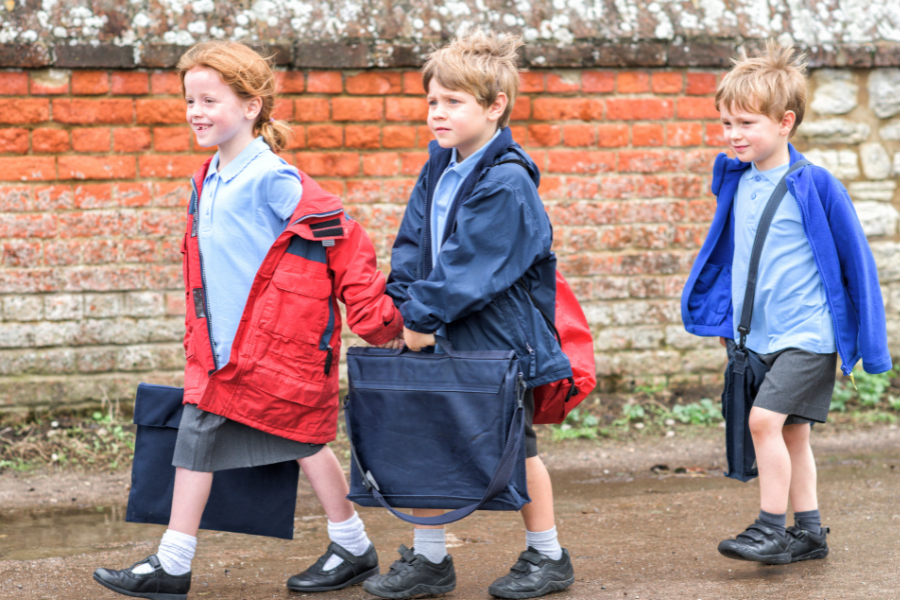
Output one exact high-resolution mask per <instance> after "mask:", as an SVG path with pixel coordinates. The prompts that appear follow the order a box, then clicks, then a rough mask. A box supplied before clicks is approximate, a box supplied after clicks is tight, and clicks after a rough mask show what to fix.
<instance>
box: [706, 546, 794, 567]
mask: <svg viewBox="0 0 900 600" xmlns="http://www.w3.org/2000/svg"><path fill="white" fill-rule="evenodd" d="M719 554H721V555H722V556H724V557H725V558H733V559H734V560H747V561H750V562H759V563H763V564H767V565H786V564H789V563H791V562H794V561H793V560H792V559H791V553H790V552H782V553H781V554H772V555H769V556H762V555H760V554H753V553H747V554H741V553H739V552H735V551H733V550H727V549H725V550H723V549H722V548H719Z"/></svg>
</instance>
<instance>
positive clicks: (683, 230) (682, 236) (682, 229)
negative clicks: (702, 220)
mask: <svg viewBox="0 0 900 600" xmlns="http://www.w3.org/2000/svg"><path fill="white" fill-rule="evenodd" d="M708 231H709V226H707V225H677V226H676V227H675V237H674V239H673V240H672V243H673V244H674V245H676V246H679V247H681V248H699V247H700V246H701V245H703V240H705V239H706V234H707V232H708Z"/></svg>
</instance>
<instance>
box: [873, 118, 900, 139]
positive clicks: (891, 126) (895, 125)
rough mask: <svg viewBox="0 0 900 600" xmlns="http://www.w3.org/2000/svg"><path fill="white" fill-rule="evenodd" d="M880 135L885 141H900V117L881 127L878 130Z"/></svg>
mask: <svg viewBox="0 0 900 600" xmlns="http://www.w3.org/2000/svg"><path fill="white" fill-rule="evenodd" d="M878 135H879V136H881V139H883V140H885V141H890V142H897V141H900V119H896V120H894V121H890V122H889V123H888V124H886V125H884V126H882V127H881V129H879V130H878Z"/></svg>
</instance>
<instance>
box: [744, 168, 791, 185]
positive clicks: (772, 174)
mask: <svg viewBox="0 0 900 600" xmlns="http://www.w3.org/2000/svg"><path fill="white" fill-rule="evenodd" d="M790 166H791V165H790V163H784V164H783V165H779V166H777V167H773V168H771V169H769V170H767V171H760V170H759V169H757V168H756V163H753V166H752V167H751V168H750V176H751V177H755V176H757V175H761V176H762V177H765V178H766V180H767V181H769V182H770V183H771V184H772V185H778V182H779V181H781V178H782V177H784V174H785V173H787V170H788V169H789V168H790Z"/></svg>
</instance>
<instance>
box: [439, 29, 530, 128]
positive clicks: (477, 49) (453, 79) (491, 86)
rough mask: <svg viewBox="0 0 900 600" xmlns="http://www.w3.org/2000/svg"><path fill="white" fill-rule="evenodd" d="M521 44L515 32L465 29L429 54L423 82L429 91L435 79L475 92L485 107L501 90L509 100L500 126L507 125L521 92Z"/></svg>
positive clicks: (447, 86) (456, 88)
mask: <svg viewBox="0 0 900 600" xmlns="http://www.w3.org/2000/svg"><path fill="white" fill-rule="evenodd" d="M522 45H523V42H522V38H520V37H518V36H515V35H498V34H497V33H494V32H491V33H484V32H483V31H481V30H480V29H464V30H463V31H461V32H460V34H459V36H458V37H457V38H456V39H455V40H453V41H452V42H450V43H449V44H447V45H446V46H444V47H443V48H439V49H438V50H435V51H434V52H432V53H431V54H429V55H428V61H427V62H426V63H425V66H424V67H422V85H424V87H425V90H426V91H427V90H428V85H429V84H430V83H431V80H432V79H436V80H437V82H438V83H440V84H441V85H442V86H444V87H445V88H447V89H448V90H453V91H461V92H466V93H469V94H472V95H473V96H475V99H476V100H478V103H479V104H480V105H481V106H483V107H485V108H488V107H489V106H491V105H492V104H493V103H494V102H496V100H497V97H498V96H499V95H500V93H501V92H502V93H504V94H506V97H507V98H508V99H509V102H508V104H507V105H506V110H505V111H504V113H503V114H502V115H501V116H500V120H499V121H498V122H497V127H498V128H503V127H506V126H507V125H508V124H509V117H510V115H511V114H512V109H513V105H514V104H515V103H516V96H517V95H518V93H519V69H518V67H517V66H516V60H517V58H518V55H517V51H518V49H519V48H520V47H521V46H522Z"/></svg>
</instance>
